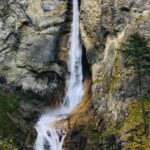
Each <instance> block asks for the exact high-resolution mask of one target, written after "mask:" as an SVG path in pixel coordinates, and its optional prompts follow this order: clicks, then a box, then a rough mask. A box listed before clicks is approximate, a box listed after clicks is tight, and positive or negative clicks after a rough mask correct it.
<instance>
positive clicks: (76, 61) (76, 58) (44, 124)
mask: <svg viewBox="0 0 150 150" xmlns="http://www.w3.org/2000/svg"><path fill="white" fill-rule="evenodd" d="M70 42H71V43H70V44H71V45H70V51H69V61H68V67H69V71H70V78H69V80H68V83H67V91H66V95H65V98H64V102H63V104H60V107H59V108H57V109H53V110H49V113H46V114H44V115H42V116H41V118H40V120H39V121H38V123H37V125H36V127H35V128H36V130H37V132H38V135H37V139H36V142H35V150H62V145H63V142H64V138H65V135H66V133H65V131H64V129H63V128H62V127H61V123H62V120H63V119H65V118H67V116H66V114H68V113H70V112H71V111H72V110H73V109H74V108H75V106H77V104H78V103H79V102H80V101H81V100H82V97H83V93H84V92H83V83H82V80H83V75H82V49H81V44H80V38H79V8H78V0H73V22H72V28H71V37H70Z"/></svg>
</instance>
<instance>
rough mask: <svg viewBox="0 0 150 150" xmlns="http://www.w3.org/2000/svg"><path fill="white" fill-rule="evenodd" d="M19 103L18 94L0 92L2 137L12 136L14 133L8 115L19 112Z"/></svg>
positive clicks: (0, 131) (0, 132) (0, 133)
mask: <svg viewBox="0 0 150 150" xmlns="http://www.w3.org/2000/svg"><path fill="white" fill-rule="evenodd" d="M19 101H20V98H19V96H17V94H15V93H6V92H3V91H0V135H3V134H5V135H9V134H10V135H11V134H12V133H13V132H14V130H13V129H14V128H13V125H12V123H11V121H10V119H9V118H8V115H7V113H12V112H18V106H19Z"/></svg>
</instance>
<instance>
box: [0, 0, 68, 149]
mask: <svg viewBox="0 0 150 150" xmlns="http://www.w3.org/2000/svg"><path fill="white" fill-rule="evenodd" d="M70 21H71V3H70V2H68V1H67V0H17V1H16V0H1V1H0V88H1V91H3V92H2V93H1V96H2V98H1V99H2V100H3V101H4V97H5V99H6V100H8V101H9V102H7V103H10V104H11V99H13V97H11V96H9V93H15V94H16V95H17V96H18V95H19V101H18V102H17V107H16V105H15V106H14V105H13V110H12V111H13V112H8V115H7V117H9V119H11V121H12V122H13V124H14V126H15V128H16V132H17V133H18V134H16V140H17V141H19V142H20V143H19V145H22V146H23V145H28V143H29V142H28V141H29V139H30V138H27V141H26V142H24V141H25V138H26V137H29V136H30V129H31V127H33V125H34V123H35V121H36V120H37V116H38V114H39V112H41V109H43V107H47V106H49V105H50V104H52V103H53V104H55V105H57V104H59V101H60V100H61V99H62V97H63V94H64V89H65V80H66V72H67V67H66V66H67V65H66V60H67V55H68V53H67V51H68V47H69V46H68V45H69V44H68V43H69V42H68V41H69V33H70ZM16 92H17V93H16ZM7 93H8V95H7ZM22 94H23V95H22ZM10 95H11V94H10ZM26 96H27V97H26ZM15 98H16V97H15ZM6 100H5V101H6ZM15 102H16V101H15ZM15 104H16V103H15ZM0 107H3V106H0ZM2 110H3V109H2ZM4 111H7V110H4ZM5 114H6V112H5ZM38 117H39V116H38ZM29 120H30V121H29ZM1 122H2V121H1ZM2 123H3V122H2ZM2 123H1V124H2ZM6 130H8V129H7V128H6ZM5 133H6V132H5ZM5 133H4V134H5ZM21 135H22V136H21ZM20 136H21V137H20ZM19 137H20V138H19ZM31 139H32V137H31ZM33 141H34V140H32V142H33ZM32 144H33V143H32ZM21 149H23V147H22V148H21ZM25 149H27V147H26V148H25Z"/></svg>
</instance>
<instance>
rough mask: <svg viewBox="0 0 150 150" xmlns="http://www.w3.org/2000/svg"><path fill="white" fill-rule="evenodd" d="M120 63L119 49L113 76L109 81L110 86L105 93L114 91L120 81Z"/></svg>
mask: <svg viewBox="0 0 150 150" xmlns="http://www.w3.org/2000/svg"><path fill="white" fill-rule="evenodd" d="M119 65H120V55H119V51H117V52H116V57H115V60H114V68H113V72H114V73H113V77H112V79H111V80H110V83H109V85H108V87H107V88H106V90H105V93H109V92H112V91H113V90H114V89H115V87H116V85H117V83H118V81H119V73H120V69H119Z"/></svg>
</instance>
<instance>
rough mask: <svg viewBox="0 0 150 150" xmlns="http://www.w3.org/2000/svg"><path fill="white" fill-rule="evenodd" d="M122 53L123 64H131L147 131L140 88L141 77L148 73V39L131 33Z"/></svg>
mask: <svg viewBox="0 0 150 150" xmlns="http://www.w3.org/2000/svg"><path fill="white" fill-rule="evenodd" d="M123 53H124V56H125V66H126V67H130V66H132V67H133V68H134V70H135V73H136V75H137V76H136V77H137V86H138V89H139V96H140V97H139V99H140V103H141V110H142V114H143V121H144V132H145V133H147V130H148V124H147V120H146V113H145V107H144V100H143V97H144V93H143V89H142V78H143V76H145V75H150V47H149V41H148V40H147V39H146V38H144V37H143V36H141V35H140V34H139V33H134V34H132V35H131V36H130V37H129V38H128V40H127V42H126V43H125V44H124V45H123Z"/></svg>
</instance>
